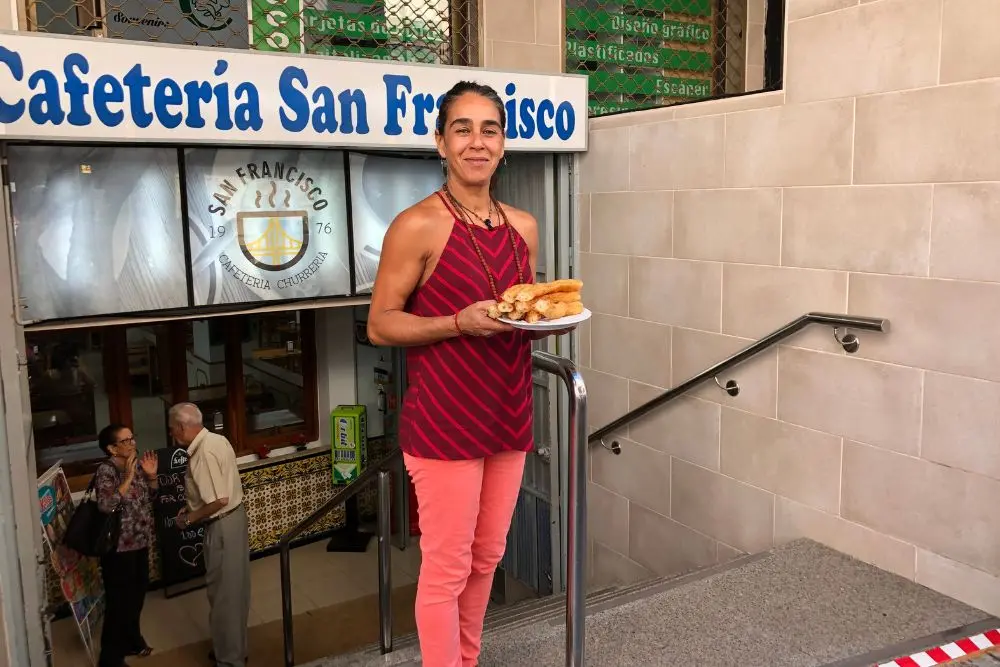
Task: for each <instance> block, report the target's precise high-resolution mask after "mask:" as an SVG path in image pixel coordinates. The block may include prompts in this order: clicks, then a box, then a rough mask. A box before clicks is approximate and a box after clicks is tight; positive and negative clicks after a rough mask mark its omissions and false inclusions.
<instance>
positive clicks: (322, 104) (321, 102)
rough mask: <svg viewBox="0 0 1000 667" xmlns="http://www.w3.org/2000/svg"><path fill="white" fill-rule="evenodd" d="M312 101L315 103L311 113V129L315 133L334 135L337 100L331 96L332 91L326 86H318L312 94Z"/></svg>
mask: <svg viewBox="0 0 1000 667" xmlns="http://www.w3.org/2000/svg"><path fill="white" fill-rule="evenodd" d="M312 101H313V102H315V103H316V107H315V108H314V109H313V113H312V126H313V129H314V130H316V131H317V132H329V133H330V134H333V133H335V132H336V131H337V107H336V104H337V100H336V98H334V96H333V91H332V90H330V89H329V88H327V87H326V86H320V87H319V88H317V89H316V92H314V93H313V94H312Z"/></svg>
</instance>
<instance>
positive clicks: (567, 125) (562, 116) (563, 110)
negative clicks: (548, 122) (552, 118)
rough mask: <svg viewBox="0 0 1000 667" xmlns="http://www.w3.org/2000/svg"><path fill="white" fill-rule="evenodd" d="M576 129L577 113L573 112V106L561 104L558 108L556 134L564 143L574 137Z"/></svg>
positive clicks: (566, 103)
mask: <svg viewBox="0 0 1000 667" xmlns="http://www.w3.org/2000/svg"><path fill="white" fill-rule="evenodd" d="M574 129H576V113H574V112H573V105H572V104H570V103H569V102H560V103H559V107H558V108H556V134H557V135H559V138H560V139H562V140H563V141H566V140H567V139H569V138H570V137H572V136H573V130H574Z"/></svg>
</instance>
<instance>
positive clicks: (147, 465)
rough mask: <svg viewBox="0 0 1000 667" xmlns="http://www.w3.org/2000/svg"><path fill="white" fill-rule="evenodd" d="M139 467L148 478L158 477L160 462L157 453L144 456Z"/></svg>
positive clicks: (147, 453)
mask: <svg viewBox="0 0 1000 667" xmlns="http://www.w3.org/2000/svg"><path fill="white" fill-rule="evenodd" d="M139 466H140V467H141V468H142V472H143V473H144V474H145V475H146V477H149V478H153V477H156V471H157V469H158V468H159V461H158V460H157V458H156V453H155V452H146V453H145V454H143V455H142V460H141V461H140V462H139Z"/></svg>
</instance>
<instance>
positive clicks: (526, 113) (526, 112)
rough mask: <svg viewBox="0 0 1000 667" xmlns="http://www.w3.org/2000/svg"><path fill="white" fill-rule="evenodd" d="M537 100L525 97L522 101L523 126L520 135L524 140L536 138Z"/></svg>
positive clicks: (520, 128)
mask: <svg viewBox="0 0 1000 667" xmlns="http://www.w3.org/2000/svg"><path fill="white" fill-rule="evenodd" d="M534 113H535V100H533V99H531V98H530V97H525V98H524V99H523V100H521V125H520V127H519V128H518V134H520V136H521V137H523V138H524V139H530V138H531V137H533V136H535V116H534Z"/></svg>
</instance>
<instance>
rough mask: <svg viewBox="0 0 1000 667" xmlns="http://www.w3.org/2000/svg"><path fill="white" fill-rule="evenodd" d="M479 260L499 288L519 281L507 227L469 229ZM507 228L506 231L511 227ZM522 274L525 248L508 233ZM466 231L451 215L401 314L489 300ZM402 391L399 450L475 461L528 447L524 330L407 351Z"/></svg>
mask: <svg viewBox="0 0 1000 667" xmlns="http://www.w3.org/2000/svg"><path fill="white" fill-rule="evenodd" d="M472 229H473V233H474V234H475V235H476V240H477V241H478V242H479V247H480V249H481V250H482V251H483V258H484V259H485V260H486V263H487V264H488V265H489V268H490V271H492V272H493V277H494V281H495V282H496V286H497V290H499V291H500V292H501V293H503V291H504V290H505V289H507V288H508V287H510V286H511V285H514V284H516V283H517V282H518V271H517V267H516V266H515V263H514V250H513V248H512V247H511V243H510V238H509V236H508V234H507V228H506V227H505V226H504V225H499V226H498V227H496V228H494V229H492V230H488V229H484V228H481V227H476V226H473V228H472ZM512 231H513V230H512ZM514 242H515V243H516V244H517V246H518V250H517V254H518V257H519V258H520V260H521V264H522V266H521V275H522V276H524V277H525V278H526V279H527V280H528V281H531V280H533V277H532V275H531V268H530V266H529V264H528V246H527V244H526V243H525V242H524V239H523V238H522V237H521V235H520V234H518V233H517V232H516V231H514ZM493 298H494V295H493V291H492V289H491V288H490V283H489V280H488V279H487V277H486V273H485V272H484V270H483V265H482V262H481V261H480V260H479V256H478V255H477V254H476V250H475V248H474V247H473V245H472V241H471V240H470V238H469V229H468V228H467V227H466V226H465V224H464V223H463V222H461V221H459V220H454V222H453V225H452V229H451V235H450V236H449V237H448V242H447V243H446V244H445V247H444V250H443V251H442V253H441V259H440V260H438V263H437V266H436V267H435V269H434V272H433V273H432V274H431V276H430V278H428V279H427V282H425V283H424V284H423V285H421V286H419V287H417V289H416V290H414V292H413V294H412V295H411V296H410V299H409V301H408V302H407V305H406V308H405V310H406V312H408V313H412V314H414V315H420V316H422V317H439V316H443V315H447V316H452V315H454V314H455V313H457V312H458V311H460V310H462V309H463V308H465V307H466V306H468V305H469V304H472V303H475V302H477V301H483V300H486V299H493ZM406 368H407V383H408V386H407V389H406V395H405V396H404V399H403V408H402V410H401V413H400V425H399V426H400V428H399V439H400V448H401V449H402V450H403V451H404V452H406V453H407V454H409V455H410V456H416V457H419V458H426V459H445V460H459V459H478V458H484V457H487V456H490V455H492V454H497V453H499V452H504V451H519V452H526V451H530V450H531V449H532V447H533V440H534V438H533V432H532V410H533V405H532V381H531V337H530V335H529V334H528V333H527V332H524V331H520V330H517V331H513V332H510V333H504V334H498V335H496V336H492V337H490V338H479V337H475V336H460V337H458V338H451V339H448V340H444V341H440V342H437V343H434V344H431V345H423V346H417V347H411V348H407V351H406Z"/></svg>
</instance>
